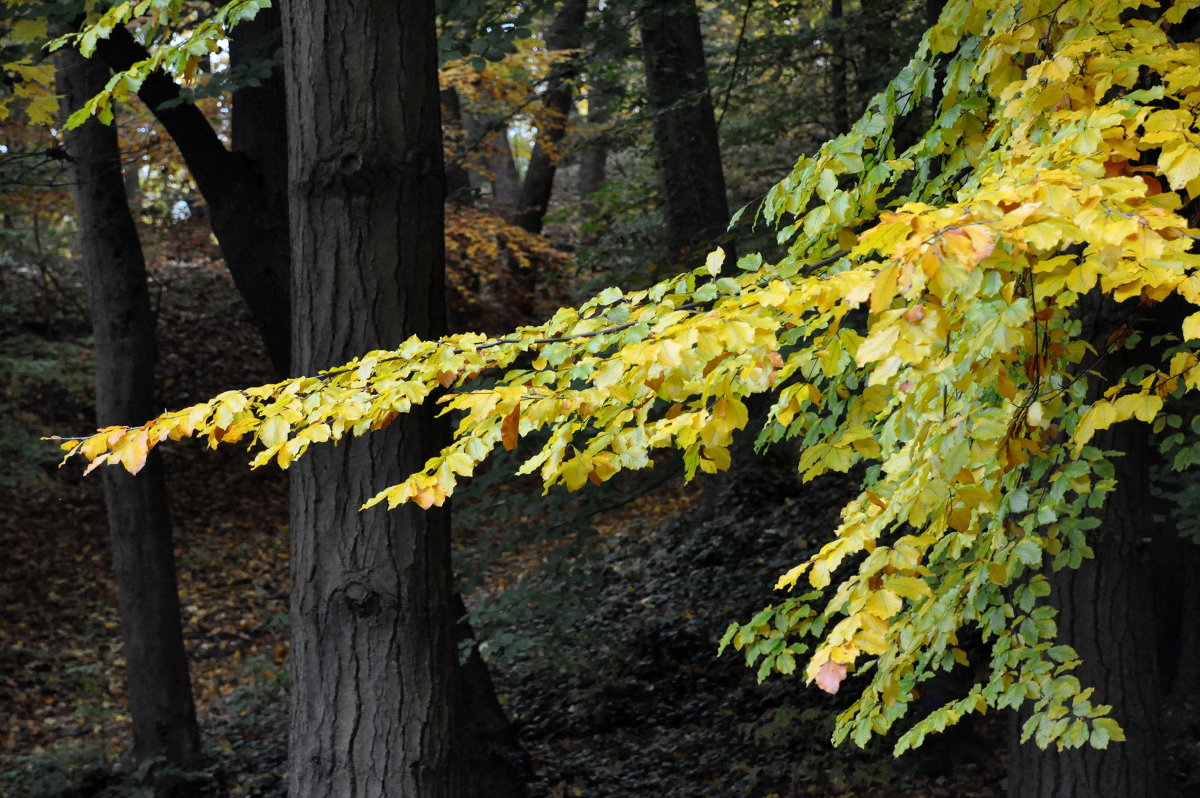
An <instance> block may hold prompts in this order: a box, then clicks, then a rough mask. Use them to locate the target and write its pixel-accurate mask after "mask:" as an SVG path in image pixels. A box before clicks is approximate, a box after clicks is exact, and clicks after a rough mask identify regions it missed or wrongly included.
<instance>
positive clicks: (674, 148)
mask: <svg viewBox="0 0 1200 798" xmlns="http://www.w3.org/2000/svg"><path fill="white" fill-rule="evenodd" d="M641 32H642V58H643V60H644V63H645V67H646V93H647V98H648V100H649V104H650V110H651V113H652V114H653V118H654V149H655V161H656V166H657V168H658V176H659V183H660V185H661V188H662V201H663V211H664V215H665V217H666V224H665V231H664V232H665V238H666V247H667V256H668V259H669V261H670V263H671V265H672V266H675V265H679V264H682V263H683V262H684V261H685V260H686V259H687V258H688V256H689V254H691V253H692V252H693V250H696V249H702V248H705V247H707V246H709V245H710V244H711V243H712V242H715V241H716V240H717V239H718V238H720V237H721V236H722V234H723V233H724V232H725V228H726V225H727V223H728V222H729V207H728V205H727V204H726V199H725V173H724V171H723V169H722V167H721V148H720V145H719V143H718V141H717V125H716V120H715V119H714V117H713V104H712V95H711V93H710V91H709V84H708V72H707V70H706V68H705V64H704V41H703V39H702V38H701V34H700V19H699V16H698V15H697V11H696V2H695V0H646V3H645V5H643V7H642V13H641Z"/></svg>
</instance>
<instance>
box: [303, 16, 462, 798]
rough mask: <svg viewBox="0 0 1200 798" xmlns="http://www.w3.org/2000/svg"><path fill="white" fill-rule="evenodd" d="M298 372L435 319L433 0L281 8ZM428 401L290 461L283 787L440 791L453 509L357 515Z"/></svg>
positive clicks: (322, 792) (409, 439) (437, 147)
mask: <svg viewBox="0 0 1200 798" xmlns="http://www.w3.org/2000/svg"><path fill="white" fill-rule="evenodd" d="M284 40H285V48H286V52H287V63H288V77H287V86H288V94H287V102H288V133H289V137H288V149H289V161H288V163H289V167H290V174H291V176H292V182H291V186H290V188H291V193H290V196H289V199H290V203H291V208H292V217H291V231H292V234H291V241H292V251H293V253H294V261H295V264H296V268H295V275H294V280H293V289H292V298H293V313H292V319H293V330H292V332H293V346H294V350H293V351H294V353H295V363H294V365H295V367H296V369H297V370H298V371H300V372H303V373H310V374H311V373H313V372H314V371H315V370H316V369H320V368H323V367H327V366H331V365H335V364H337V363H341V362H343V361H344V360H345V359H347V358H348V357H349V356H351V355H355V354H359V353H361V352H363V351H366V350H368V349H372V348H376V347H381V346H396V345H398V344H399V343H400V342H401V341H403V340H404V339H405V338H406V337H408V336H409V335H414V334H415V335H422V336H429V335H431V334H436V333H437V332H439V331H440V330H441V329H442V328H443V326H444V324H445V308H444V298H443V290H442V283H443V246H444V244H443V235H442V197H443V193H444V184H443V181H444V174H443V171H442V145H441V135H440V130H439V102H438V99H439V98H438V86H437V46H436V39H435V35H434V8H433V3H432V0H404V2H398V3H358V4H352V3H344V2H341V1H340V0H293V2H292V3H291V4H290V6H289V8H288V13H287V14H286V15H285V24H284ZM444 432H445V425H444V424H443V423H442V422H439V421H435V420H434V417H433V414H432V413H431V412H426V411H424V409H423V410H422V412H416V413H413V414H411V415H404V416H401V417H400V419H399V420H397V421H396V422H395V423H393V424H392V426H391V427H390V428H389V429H387V430H384V431H382V432H377V433H374V434H372V435H370V436H368V437H365V438H355V439H351V440H347V441H343V442H341V443H340V444H339V445H338V446H336V447H335V446H323V447H314V448H313V449H312V450H310V452H309V453H308V455H306V457H305V458H303V459H302V460H301V461H300V462H298V463H297V464H296V465H295V466H294V467H293V470H292V557H291V570H292V601H291V623H292V653H291V662H292V694H291V725H290V751H291V773H290V777H289V785H290V786H289V790H290V794H291V795H292V796H304V797H305V798H308V797H309V796H329V798H365V797H378V798H384V796H414V797H415V796H421V798H440V797H441V796H450V795H452V793H453V791H452V774H451V740H450V731H451V717H450V716H451V702H452V685H453V683H454V679H453V677H454V672H455V667H456V659H455V657H456V652H455V643H454V629H453V620H454V619H453V617H452V608H451V606H450V598H451V578H450V573H451V572H450V544H449V534H448V528H447V520H448V514H447V513H446V512H444V511H441V510H430V511H422V510H420V509H418V508H415V507H412V506H409V507H406V508H401V509H398V510H394V511H390V512H389V511H386V510H384V509H383V508H376V509H374V510H371V511H368V512H365V513H362V512H359V509H358V508H359V507H360V506H361V504H362V503H363V502H364V501H366V499H368V498H370V497H371V496H372V495H373V494H374V493H375V492H376V491H377V490H379V489H381V488H383V487H386V486H387V485H391V484H395V483H397V482H399V481H401V480H402V479H404V478H405V477H406V476H407V475H408V474H409V473H411V472H413V471H416V470H418V469H419V468H420V467H421V466H422V464H423V463H424V461H425V459H426V458H427V457H428V456H429V455H430V454H431V453H432V452H433V451H435V450H436V449H437V448H438V447H439V446H440V445H441V444H442V442H443V439H444Z"/></svg>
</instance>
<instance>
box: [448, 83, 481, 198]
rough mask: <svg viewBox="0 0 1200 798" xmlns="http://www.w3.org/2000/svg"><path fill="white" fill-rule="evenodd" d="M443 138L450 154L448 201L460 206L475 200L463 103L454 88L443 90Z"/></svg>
mask: <svg viewBox="0 0 1200 798" xmlns="http://www.w3.org/2000/svg"><path fill="white" fill-rule="evenodd" d="M441 98H442V138H443V139H444V140H445V146H446V150H447V151H448V152H449V153H450V158H449V161H448V162H447V163H446V199H448V200H449V201H450V202H453V203H455V204H458V205H470V204H472V200H474V197H473V196H472V195H473V193H474V192H473V191H472V187H471V175H470V173H469V172H468V171H467V166H466V145H467V132H466V129H465V128H463V117H462V101H461V100H460V99H459V97H458V91H457V90H456V89H455V88H454V87H453V86H450V87H447V88H445V89H442V93H441Z"/></svg>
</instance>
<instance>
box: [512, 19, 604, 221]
mask: <svg viewBox="0 0 1200 798" xmlns="http://www.w3.org/2000/svg"><path fill="white" fill-rule="evenodd" d="M586 16H587V0H562V5H560V6H559V8H558V13H556V14H555V15H554V20H553V21H552V22H551V23H550V27H549V29H548V30H547V31H546V47H547V48H548V49H550V50H578V49H579V46H580V44H581V43H582V42H583V21H584V19H585V17H586ZM577 60H578V58H577V56H574V55H572V56H571V57H569V58H568V59H567V60H566V61H563V62H560V63H559V64H557V65H556V66H555V67H554V71H553V73H552V74H551V75H550V78H549V80H548V81H547V85H546V93H545V94H544V95H542V106H543V107H544V108H545V113H544V114H543V117H542V120H541V122H542V129H541V130H539V131H538V135H537V141H536V143H535V144H534V147H533V153H532V154H531V155H530V156H529V167H528V168H527V169H526V170H525V180H524V182H523V183H522V184H521V198H520V199H519V200H518V202H517V215H516V216H515V217H513V223H514V224H516V225H517V226H518V227H523V228H524V229H526V230H528V231H529V232H531V233H540V232H542V221H543V220H544V219H545V218H546V210H547V208H548V207H549V205H550V195H551V193H552V192H553V191H554V175H555V173H556V172H557V171H558V157H559V153H557V152H556V148H557V147H558V145H559V143H561V142H562V139H563V136H565V135H566V133H567V118H568V117H569V116H570V115H571V106H572V104H573V103H572V95H573V94H574V89H575V87H574V83H575V78H576V77H577V76H578V71H579V70H578V66H577Z"/></svg>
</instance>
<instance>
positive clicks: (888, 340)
mask: <svg viewBox="0 0 1200 798" xmlns="http://www.w3.org/2000/svg"><path fill="white" fill-rule="evenodd" d="M899 339H900V328H899V327H898V326H897V325H896V324H894V323H892V324H886V325H877V326H876V327H874V328H873V329H872V330H871V334H870V335H868V336H867V338H866V340H865V341H863V342H862V343H861V344H859V345H858V351H857V352H855V353H854V360H855V362H856V363H858V365H860V366H865V365H867V364H868V363H872V362H874V361H876V360H883V359H884V358H885V357H888V356H889V355H891V354H892V350H893V349H894V348H895V346H896V341H898V340H899Z"/></svg>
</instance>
